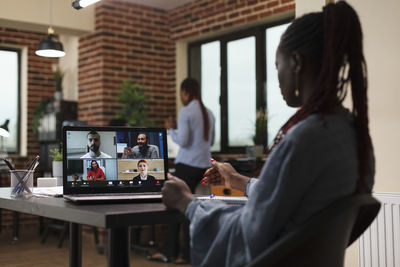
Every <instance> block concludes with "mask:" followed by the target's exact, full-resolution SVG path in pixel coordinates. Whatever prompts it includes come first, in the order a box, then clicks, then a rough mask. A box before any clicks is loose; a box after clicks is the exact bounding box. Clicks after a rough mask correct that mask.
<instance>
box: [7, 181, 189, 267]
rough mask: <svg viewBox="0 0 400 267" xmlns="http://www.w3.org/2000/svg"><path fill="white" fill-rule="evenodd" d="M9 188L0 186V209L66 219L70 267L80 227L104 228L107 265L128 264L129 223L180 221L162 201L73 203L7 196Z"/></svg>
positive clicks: (77, 252)
mask: <svg viewBox="0 0 400 267" xmlns="http://www.w3.org/2000/svg"><path fill="white" fill-rule="evenodd" d="M10 193H11V189H10V188H0V208H3V209H8V210H13V211H18V212H23V213H29V214H33V215H38V216H43V217H47V218H52V219H58V220H63V221H68V222H70V233H69V235H70V257H69V258H70V266H71V267H81V266H82V229H81V225H82V224H84V225H90V226H97V227H103V228H107V229H108V266H110V267H111V266H112V267H115V266H118V267H119V266H121V267H124V266H129V249H130V246H129V234H128V228H129V226H131V225H144V224H163V223H174V222H180V221H183V219H184V215H183V214H181V213H179V212H178V211H170V210H168V211H167V210H166V208H165V206H164V204H162V203H126V204H96V205H95V204H91V205H86V204H85V205H77V204H72V203H70V202H68V201H65V200H64V199H63V198H52V197H46V198H40V197H35V196H24V197H21V198H12V197H10Z"/></svg>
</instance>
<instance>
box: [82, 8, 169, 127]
mask: <svg viewBox="0 0 400 267" xmlns="http://www.w3.org/2000/svg"><path fill="white" fill-rule="evenodd" d="M167 22H168V19H167V13H166V12H165V11H162V10H158V9H154V8H149V7H143V6H139V5H136V4H132V3H127V2H122V1H102V2H100V4H99V5H98V6H97V7H96V22H95V27H96V30H95V32H94V33H93V34H91V35H89V36H86V37H84V38H81V39H80V42H79V101H78V109H79V112H78V116H79V119H80V120H84V121H86V122H88V123H89V124H93V125H107V124H108V121H109V120H110V119H111V118H113V117H114V115H115V112H116V111H117V110H118V109H119V108H120V107H121V106H120V104H119V103H118V95H119V94H120V88H121V86H122V82H123V81H125V80H130V81H133V82H137V83H140V84H142V85H143V87H144V88H145V95H146V99H147V114H148V118H149V120H150V121H151V124H153V125H155V126H162V125H163V121H164V118H165V117H166V114H175V104H174V103H175V90H174V82H175V68H174V58H175V51H174V45H173V42H172V41H171V40H170V38H169V37H170V32H169V25H168V24H167Z"/></svg>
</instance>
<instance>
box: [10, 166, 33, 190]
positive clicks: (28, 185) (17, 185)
mask: <svg viewBox="0 0 400 267" xmlns="http://www.w3.org/2000/svg"><path fill="white" fill-rule="evenodd" d="M10 172H11V195H12V196H20V195H26V194H32V190H33V174H34V173H35V171H34V170H30V171H29V170H11V171H10Z"/></svg>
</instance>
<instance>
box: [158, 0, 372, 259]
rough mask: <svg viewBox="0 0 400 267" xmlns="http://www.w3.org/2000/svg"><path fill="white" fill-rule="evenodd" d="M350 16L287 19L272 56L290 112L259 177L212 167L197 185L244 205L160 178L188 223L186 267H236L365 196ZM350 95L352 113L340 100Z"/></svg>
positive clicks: (363, 94) (366, 151)
mask: <svg viewBox="0 0 400 267" xmlns="http://www.w3.org/2000/svg"><path fill="white" fill-rule="evenodd" d="M362 51H363V47H362V31H361V25H360V22H359V19H358V16H357V14H356V12H355V11H354V9H353V8H352V7H351V6H349V5H348V4H347V3H346V2H344V1H340V2H338V3H336V4H329V5H327V6H325V7H324V9H323V11H322V12H319V13H310V14H306V15H304V16H302V17H300V18H298V19H296V20H295V21H294V22H293V23H292V24H291V25H290V26H289V27H288V29H287V30H286V31H285V33H284V34H283V35H282V37H281V41H280V44H279V47H278V49H277V53H276V67H277V69H278V79H279V83H280V88H281V92H282V96H283V98H284V99H285V101H286V103H287V104H288V105H289V106H291V107H298V108H299V109H298V110H297V112H296V113H295V114H294V115H293V116H292V117H291V118H290V119H289V120H288V121H287V122H286V123H285V124H284V125H283V126H282V128H281V129H280V131H279V132H278V134H277V136H276V137H275V139H274V143H273V144H272V147H271V149H270V153H269V155H268V159H267V161H266V163H265V165H264V167H263V169H262V171H261V173H260V176H259V179H255V178H249V177H245V176H242V175H240V174H238V173H237V172H235V171H234V169H233V168H232V166H231V165H229V164H227V163H219V162H215V161H213V162H212V168H210V169H209V170H207V172H206V174H205V178H204V179H203V182H204V183H205V184H212V185H218V184H223V185H225V186H226V187H229V188H236V189H239V190H242V191H243V192H245V194H246V195H247V196H248V198H249V199H248V202H247V203H246V205H244V206H240V207H237V206H228V205H226V204H225V203H222V202H218V201H216V200H213V201H212V203H211V201H200V200H197V199H195V198H194V197H193V195H192V194H191V193H190V191H189V189H188V188H187V186H186V185H185V184H184V183H181V182H180V180H178V179H175V178H174V177H172V176H170V180H169V181H167V182H166V183H165V184H164V188H163V200H164V203H165V204H166V205H167V206H168V207H171V208H175V209H178V210H180V211H181V212H182V213H184V214H185V215H186V217H187V218H188V219H189V220H190V221H191V226H190V231H191V232H190V234H191V240H192V263H193V265H194V266H222V265H224V266H242V265H244V264H245V263H247V262H249V261H251V260H252V259H254V258H255V257H256V256H257V255H259V254H261V253H262V251H264V250H265V249H266V248H268V247H269V246H270V245H271V244H273V243H274V242H275V241H277V240H278V239H279V237H281V236H283V235H285V234H286V233H288V232H290V231H291V230H293V229H296V227H297V226H298V225H300V224H302V223H304V222H305V221H307V220H308V219H309V218H311V217H312V216H313V215H314V214H316V213H317V212H319V211H321V210H322V209H324V208H325V207H327V206H328V205H330V204H331V203H333V202H335V201H337V200H339V199H342V198H344V197H346V196H350V195H352V194H356V193H371V189H372V185H373V179H374V178H373V177H374V156H373V148H372V143H371V138H370V135H369V129H368V108H367V71H366V64H365V60H364V56H363V52H362ZM348 89H351V93H352V100H353V106H352V110H351V111H349V110H347V109H345V108H344V107H343V105H342V102H343V100H344V98H345V96H346V93H347V91H348Z"/></svg>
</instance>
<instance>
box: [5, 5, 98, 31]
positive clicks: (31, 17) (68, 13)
mask: <svg viewBox="0 0 400 267" xmlns="http://www.w3.org/2000/svg"><path fill="white" fill-rule="evenodd" d="M51 1H52V2H51ZM71 3H72V1H70V0H1V1H0V25H1V26H2V27H4V26H7V27H13V28H17V29H24V30H30V31H38V32H44V33H46V32H47V28H48V26H49V24H50V4H51V5H52V22H53V23H52V24H53V26H54V30H55V34H60V33H62V34H69V35H83V34H86V33H88V32H91V31H93V30H94V6H88V7H86V8H83V9H80V10H76V9H74V8H73V7H72V6H71Z"/></svg>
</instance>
